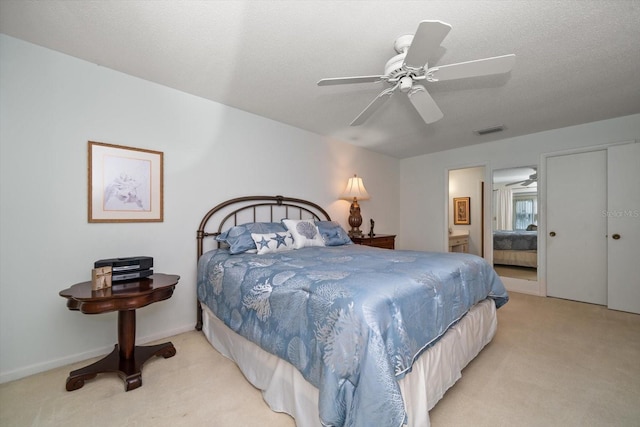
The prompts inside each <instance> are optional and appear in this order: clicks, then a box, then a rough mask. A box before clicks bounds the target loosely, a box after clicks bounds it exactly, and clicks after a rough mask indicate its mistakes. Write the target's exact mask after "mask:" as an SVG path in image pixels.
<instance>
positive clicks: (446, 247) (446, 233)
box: [443, 162, 493, 265]
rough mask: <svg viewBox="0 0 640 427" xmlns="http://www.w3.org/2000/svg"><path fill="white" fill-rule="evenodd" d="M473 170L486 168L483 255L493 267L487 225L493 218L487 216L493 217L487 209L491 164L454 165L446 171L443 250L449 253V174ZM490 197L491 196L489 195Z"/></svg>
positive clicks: (483, 190)
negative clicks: (460, 170) (462, 170)
mask: <svg viewBox="0 0 640 427" xmlns="http://www.w3.org/2000/svg"><path fill="white" fill-rule="evenodd" d="M473 168H484V183H485V185H484V187H483V188H482V193H483V194H482V197H483V200H484V202H485V206H484V207H485V209H484V210H483V212H482V225H481V229H482V233H481V234H482V250H481V252H482V254H483V258H484V259H485V260H487V262H489V263H490V264H492V265H493V247H488V244H487V242H489V240H490V239H487V236H489V235H490V234H487V224H489V226H491V217H489V218H487V215H491V209H486V201H487V200H490V199H487V191H488V190H487V189H490V186H488V185H486V183H487V182H491V179H492V176H493V174H492V171H491V167H490V165H489V162H477V163H465V164H462V165H453V166H447V167H445V169H444V186H445V189H444V203H443V206H444V227H443V230H444V239H443V242H444V247H443V250H444V251H445V252H449V209H450V207H449V172H450V171H452V170H459V169H473ZM487 179H489V181H487ZM489 196H490V194H489ZM489 233H491V230H489Z"/></svg>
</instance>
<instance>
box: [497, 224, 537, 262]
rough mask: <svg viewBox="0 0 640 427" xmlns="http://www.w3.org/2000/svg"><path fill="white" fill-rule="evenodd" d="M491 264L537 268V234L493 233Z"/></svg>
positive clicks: (519, 231) (519, 232)
mask: <svg viewBox="0 0 640 427" xmlns="http://www.w3.org/2000/svg"><path fill="white" fill-rule="evenodd" d="M493 263H494V264H500V265H514V266H519V267H533V268H537V267H538V232H537V231H522V230H515V231H512V230H499V231H494V232H493Z"/></svg>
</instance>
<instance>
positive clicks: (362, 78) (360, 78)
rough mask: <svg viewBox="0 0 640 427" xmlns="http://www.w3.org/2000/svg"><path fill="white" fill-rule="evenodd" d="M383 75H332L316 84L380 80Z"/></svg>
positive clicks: (341, 83)
mask: <svg viewBox="0 0 640 427" xmlns="http://www.w3.org/2000/svg"><path fill="white" fill-rule="evenodd" d="M383 77H384V76H357V77H334V78H329V79H322V80H320V81H318V86H331V85H344V84H352V83H371V82H381V81H383Z"/></svg>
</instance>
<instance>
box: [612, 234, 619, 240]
mask: <svg viewBox="0 0 640 427" xmlns="http://www.w3.org/2000/svg"><path fill="white" fill-rule="evenodd" d="M611 238H612V239H613V240H619V239H620V235H619V234H618V233H616V234H614V235H613V236H611Z"/></svg>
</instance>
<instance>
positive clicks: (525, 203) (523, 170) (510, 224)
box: [492, 166, 538, 280]
mask: <svg viewBox="0 0 640 427" xmlns="http://www.w3.org/2000/svg"><path fill="white" fill-rule="evenodd" d="M537 181H538V175H537V170H536V168H535V167H533V166H530V167H518V168H510V169H500V170H495V171H494V173H493V226H492V231H493V263H494V268H495V269H496V271H498V274H500V276H503V277H513V278H518V279H523V280H537V279H538V276H537V267H538V235H537V234H538V233H537V228H538V185H537V184H538V182H537Z"/></svg>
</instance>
